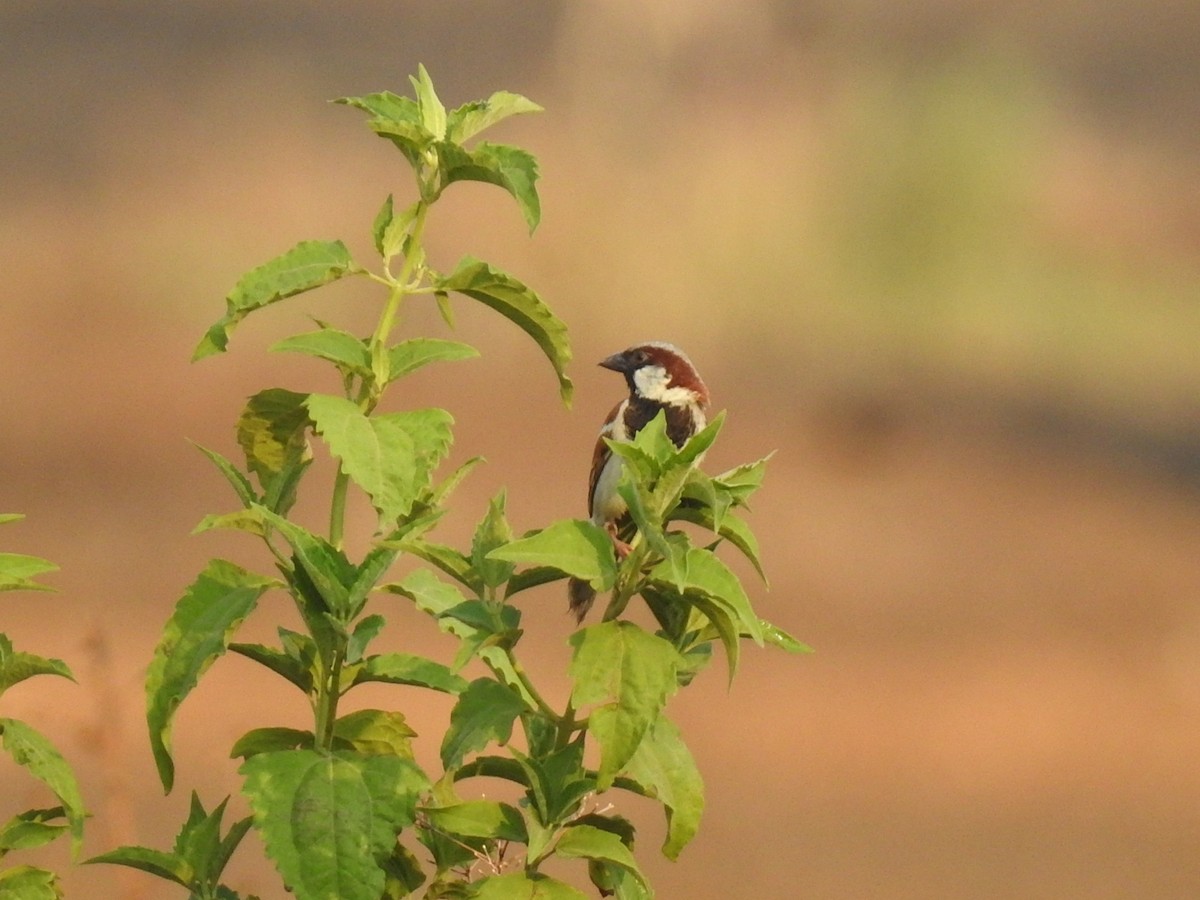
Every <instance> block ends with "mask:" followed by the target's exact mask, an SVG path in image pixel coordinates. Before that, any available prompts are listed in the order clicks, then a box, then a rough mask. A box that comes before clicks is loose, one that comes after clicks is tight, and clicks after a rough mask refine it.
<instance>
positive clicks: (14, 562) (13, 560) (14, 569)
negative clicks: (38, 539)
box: [0, 553, 58, 591]
mask: <svg viewBox="0 0 1200 900" xmlns="http://www.w3.org/2000/svg"><path fill="white" fill-rule="evenodd" d="M56 571H58V566H56V565H55V564H54V563H52V562H50V561H49V560H45V559H42V558H41V557H39V556H28V555H26V554H24V553H0V591H49V590H53V588H51V587H48V586H47V585H44V584H39V583H38V582H36V581H34V580H33V579H35V578H37V577H38V576H39V575H44V574H46V573H47V572H56Z"/></svg>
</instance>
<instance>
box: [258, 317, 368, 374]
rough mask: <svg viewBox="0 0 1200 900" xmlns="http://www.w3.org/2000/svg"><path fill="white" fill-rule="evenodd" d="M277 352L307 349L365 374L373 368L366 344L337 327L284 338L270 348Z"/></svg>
mask: <svg viewBox="0 0 1200 900" xmlns="http://www.w3.org/2000/svg"><path fill="white" fill-rule="evenodd" d="M270 349H271V350H272V351H273V352H278V353H304V354H307V355H308V356H315V357H317V358H318V359H324V360H328V361H329V362H331V363H333V364H334V365H335V366H337V367H338V368H339V369H341V370H343V371H345V372H353V373H355V374H356V375H365V374H366V373H368V372H370V371H371V355H370V353H369V352H368V351H367V345H366V344H364V343H363V342H362V340H361V339H360V338H356V337H355V336H354V335H352V334H350V333H348V332H345V331H339V330H338V329H336V328H322V329H320V330H318V331H308V332H305V333H304V334H297V335H293V336H292V337H289V338H284V339H283V340H282V341H279V342H278V343H275V344H272V345H271V348H270Z"/></svg>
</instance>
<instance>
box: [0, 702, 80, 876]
mask: <svg viewBox="0 0 1200 900" xmlns="http://www.w3.org/2000/svg"><path fill="white" fill-rule="evenodd" d="M0 731H2V732H3V744H4V749H5V751H6V752H7V753H8V755H9V756H11V757H12V758H13V761H14V762H15V763H16V764H17V765H19V766H22V767H24V768H25V769H26V770H27V771H28V772H29V774H30V775H32V776H33V777H34V778H36V779H37V780H38V781H40V782H42V783H43V784H44V785H46V787H48V788H49V789H50V790H51V791H52V792H53V793H54V796H55V797H57V798H58V801H59V803H61V804H62V807H63V812H64V814H65V815H66V817H67V822H68V824H69V825H70V830H71V850H72V853H73V854H78V853H79V850H80V848H81V847H82V846H83V820H84V817H85V816H86V815H87V812H86V810H84V808H83V797H82V796H81V795H80V793H79V782H77V781H76V780H75V773H74V772H72V771H71V767H70V766H69V765H68V764H67V761H66V760H65V759H63V756H62V754H61V753H59V752H58V750H57V749H55V747H54V745H53V744H51V743H50V741H49V740H47V739H46V738H45V737H44V736H43V735H42V733H41V732H39V731H37V730H36V729H34V728H32V727H30V726H29V725H26V724H25V723H24V722H22V721H20V720H19V719H8V718H4V719H0Z"/></svg>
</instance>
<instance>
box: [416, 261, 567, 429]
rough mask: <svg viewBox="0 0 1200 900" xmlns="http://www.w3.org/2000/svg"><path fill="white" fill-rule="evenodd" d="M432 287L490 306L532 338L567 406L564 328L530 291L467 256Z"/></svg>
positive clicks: (499, 272)
mask: <svg viewBox="0 0 1200 900" xmlns="http://www.w3.org/2000/svg"><path fill="white" fill-rule="evenodd" d="M434 287H435V288H436V289H437V290H438V291H443V292H445V291H455V292H456V293H459V294H465V295H466V296H468V297H470V298H472V299H473V300H478V301H479V302H480V303H483V304H484V305H485V306H490V307H491V308H492V309H494V310H495V311H496V312H498V313H500V314H501V315H502V316H504V317H505V318H507V319H509V320H510V321H511V322H513V323H514V324H515V325H517V327H519V328H520V329H521V330H522V331H524V332H525V333H526V334H528V335H529V336H530V337H531V338H533V339H534V341H535V342H536V343H537V345H538V346H539V347H540V348H541V349H542V352H543V353H544V354H545V355H546V358H547V359H548V360H549V361H550V364H551V365H552V366H553V367H554V371H555V373H556V374H557V376H558V384H559V394H560V395H561V397H562V399H563V402H564V403H565V404H567V405H568V406H569V405H570V402H571V392H572V390H573V386H572V384H571V379H570V378H568V377H567V374H566V367H567V364H568V363H569V362H570V361H571V345H570V341H569V338H568V336H567V327H566V325H564V324H563V323H562V321H560V320H559V319H558V317H557V316H555V315H554V314H553V313H552V312H551V311H550V309H549V307H547V306H546V305H545V304H544V303H543V302H542V300H541V298H540V297H538V295H537V294H536V293H535V292H534V291H533V290H532V289H530V288H528V287H526V286H525V285H524V284H522V283H521V282H520V281H518V280H517V279H515V278H513V277H512V276H511V275H508V274H507V273H505V272H501V271H499V270H498V269H493V268H492V267H491V266H490V265H488V264H487V263H485V262H482V261H481V260H478V259H475V258H473V257H470V256H468V257H464V258H463V259H462V260H461V261H460V262H459V264H458V266H457V267H456V268H455V270H454V271H453V272H451V273H450V274H449V275H446V276H444V277H441V278H438V279H437V280H436V281H435V283H434Z"/></svg>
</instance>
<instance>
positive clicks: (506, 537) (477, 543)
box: [471, 491, 513, 588]
mask: <svg viewBox="0 0 1200 900" xmlns="http://www.w3.org/2000/svg"><path fill="white" fill-rule="evenodd" d="M505 502H506V500H505V494H504V491H501V492H500V493H499V494H497V495H496V496H495V497H493V498H492V501H491V502H490V503H489V504H488V510H487V512H486V513H485V514H484V517H483V518H482V519H481V520H480V522H479V524H478V525H477V526H476V528H475V533H474V535H473V536H472V538H471V568H472V569H474V570H475V572H476V573H477V574H478V575H479V579H480V581H482V582H483V583H484V584H485V585H486V586H487V587H490V588H496V587H499V586H500V585H502V584H504V582H506V581H508V579H509V576H510V575H512V573H513V566H512V563H510V562H506V561H505V560H504V559H503V558H502V557H494V556H491V552H492V551H493V550H496V549H498V548H500V547H503V546H504V545H505V544H506V543H508V542H509V541H511V540H512V529H511V528H510V527H509V525H508V519H507V517H506V516H505Z"/></svg>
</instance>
